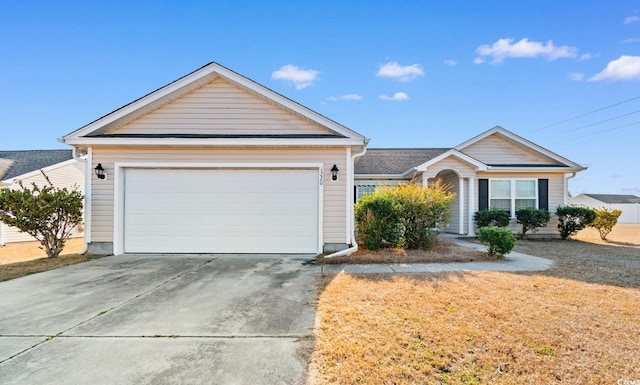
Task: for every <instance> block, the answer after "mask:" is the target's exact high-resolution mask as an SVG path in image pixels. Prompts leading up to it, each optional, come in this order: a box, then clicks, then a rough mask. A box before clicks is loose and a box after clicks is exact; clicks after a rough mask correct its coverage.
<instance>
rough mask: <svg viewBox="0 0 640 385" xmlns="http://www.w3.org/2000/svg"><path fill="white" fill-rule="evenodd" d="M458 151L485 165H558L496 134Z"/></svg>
mask: <svg viewBox="0 0 640 385" xmlns="http://www.w3.org/2000/svg"><path fill="white" fill-rule="evenodd" d="M460 151H461V152H462V153H464V154H466V155H469V156H470V157H472V158H475V159H477V160H479V161H481V162H482V163H485V164H558V162H556V161H554V160H552V159H550V158H547V157H545V156H543V155H541V154H539V153H537V152H534V151H532V150H530V149H527V148H525V147H522V146H520V145H518V144H516V143H515V142H512V141H511V140H508V139H506V138H504V137H502V136H500V135H498V134H493V135H490V136H488V137H486V138H484V139H483V140H481V141H479V142H476V143H474V144H472V145H470V146H468V147H465V148H463V149H462V150H460Z"/></svg>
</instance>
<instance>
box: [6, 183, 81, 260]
mask: <svg viewBox="0 0 640 385" xmlns="http://www.w3.org/2000/svg"><path fill="white" fill-rule="evenodd" d="M42 175H44V177H45V179H46V181H47V185H45V186H44V187H39V186H38V185H36V184H35V183H32V184H31V188H29V187H25V186H24V185H23V184H22V182H20V183H19V186H20V189H8V188H3V189H0V221H1V222H4V223H6V224H7V225H9V226H14V227H16V228H17V229H18V230H20V231H21V232H24V233H27V234H29V235H31V236H32V237H34V238H35V239H37V240H38V241H39V242H40V244H41V245H42V248H44V249H45V251H46V252H47V256H48V257H49V258H57V257H58V256H59V255H60V252H61V251H62V249H63V248H64V244H65V242H66V240H67V239H68V238H69V236H70V235H71V231H72V230H73V228H74V227H76V226H77V225H79V224H80V223H82V198H83V197H82V194H80V192H79V191H78V190H77V188H74V189H71V190H68V189H66V188H59V187H54V186H53V184H52V183H51V181H50V180H49V177H47V175H45V173H44V172H43V173H42Z"/></svg>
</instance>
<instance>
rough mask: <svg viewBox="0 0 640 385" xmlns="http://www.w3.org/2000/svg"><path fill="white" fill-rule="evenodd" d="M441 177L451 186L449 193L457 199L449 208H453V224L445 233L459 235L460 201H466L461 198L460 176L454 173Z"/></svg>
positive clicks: (450, 224) (451, 223)
mask: <svg viewBox="0 0 640 385" xmlns="http://www.w3.org/2000/svg"><path fill="white" fill-rule="evenodd" d="M441 175H442V177H441V178H442V182H444V183H446V184H448V185H450V186H451V189H450V190H449V192H452V193H454V194H456V199H455V200H454V201H453V202H452V203H451V205H450V206H449V207H450V208H451V222H450V223H449V226H447V227H446V228H445V231H446V232H447V233H455V234H457V233H458V232H459V231H460V230H459V229H460V199H464V197H461V196H460V181H459V178H458V175H456V174H455V173H453V172H448V173H445V174H441ZM465 195H466V191H465Z"/></svg>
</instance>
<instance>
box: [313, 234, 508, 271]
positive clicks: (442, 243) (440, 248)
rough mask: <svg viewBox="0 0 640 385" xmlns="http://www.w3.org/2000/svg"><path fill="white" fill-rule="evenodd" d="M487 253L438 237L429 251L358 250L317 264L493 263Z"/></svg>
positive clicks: (322, 258)
mask: <svg viewBox="0 0 640 385" xmlns="http://www.w3.org/2000/svg"><path fill="white" fill-rule="evenodd" d="M495 260H496V257H492V256H490V255H489V254H487V253H484V252H480V251H476V250H472V249H469V248H467V247H462V246H458V245H456V244H454V243H453V242H452V241H450V240H448V239H446V238H442V237H439V238H438V241H437V244H436V245H435V246H434V247H433V248H432V249H429V250H405V249H381V250H376V251H371V250H367V249H363V248H360V249H359V250H358V251H357V252H356V253H353V254H351V255H349V256H345V257H335V258H330V259H326V258H324V257H323V256H319V257H318V258H317V261H318V263H319V264H321V265H323V264H335V263H338V264H339V263H354V264H366V263H435V262H438V263H447V262H473V261H495Z"/></svg>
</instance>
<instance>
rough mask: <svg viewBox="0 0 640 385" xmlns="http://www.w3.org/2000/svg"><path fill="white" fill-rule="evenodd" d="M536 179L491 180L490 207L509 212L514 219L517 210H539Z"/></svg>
mask: <svg viewBox="0 0 640 385" xmlns="http://www.w3.org/2000/svg"><path fill="white" fill-rule="evenodd" d="M537 189H538V183H537V180H536V179H490V180H489V207H490V208H492V209H499V210H505V211H508V212H509V214H511V216H512V217H514V216H515V214H516V210H519V209H523V208H527V207H531V208H534V209H535V208H538V191H537Z"/></svg>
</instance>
